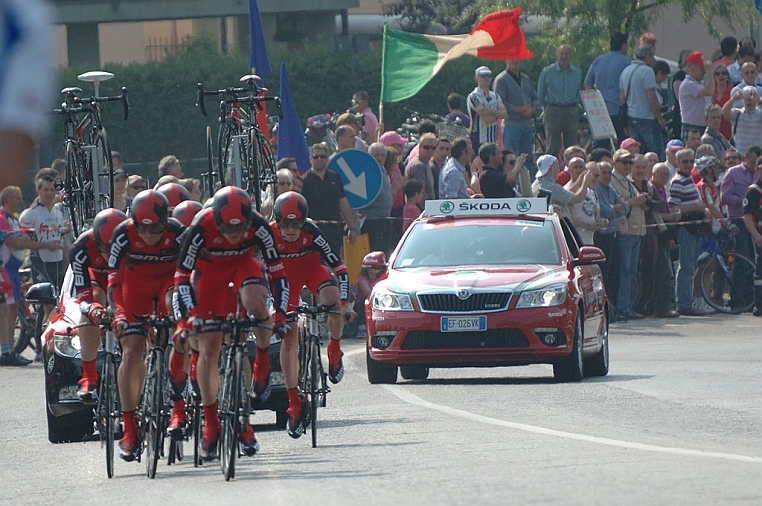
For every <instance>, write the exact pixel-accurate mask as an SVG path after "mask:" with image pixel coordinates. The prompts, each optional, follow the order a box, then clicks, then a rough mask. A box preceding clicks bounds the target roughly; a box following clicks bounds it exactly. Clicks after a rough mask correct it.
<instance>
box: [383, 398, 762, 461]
mask: <svg viewBox="0 0 762 506" xmlns="http://www.w3.org/2000/svg"><path fill="white" fill-rule="evenodd" d="M381 386H382V387H383V388H385V389H386V390H388V391H389V392H390V393H392V394H394V395H395V396H397V397H398V398H399V399H401V400H403V401H404V402H407V403H409V404H416V405H418V406H421V407H424V408H428V409H433V410H435V411H439V412H441V413H445V414H447V415H452V416H458V417H460V418H465V419H467V420H473V421H475V422H480V423H486V424H489V425H497V426H499V427H507V428H509V429H514V430H520V431H524V432H530V433H532V434H541V435H543V436H554V437H560V438H564V439H573V440H576V441H585V442H588V443H597V444H602V445H606V446H615V447H619V448H629V449H633V450H641V451H646V452H654V453H668V454H671V455H682V456H688V457H702V458H711V459H724V460H732V461H736V462H748V463H752V464H762V457H749V456H748V455H737V454H734V453H717V452H706V451H701V450H690V449H688V448H674V447H670V446H656V445H648V444H642V443H634V442H631V441H621V440H618V439H609V438H605V437H597V436H588V435H586V434H575V433H573V432H566V431H562V430H554V429H547V428H545V427H537V426H535V425H527V424H523V423H515V422H507V421H505V420H498V419H496V418H490V417H488V416H482V415H477V414H474V413H469V412H468V411H463V410H460V409H455V408H451V407H449V406H443V405H441V404H434V403H433V402H429V401H426V400H424V399H421V398H420V397H418V396H417V395H415V394H411V393H410V392H407V391H405V389H404V388H403V387H402V386H394V385H381Z"/></svg>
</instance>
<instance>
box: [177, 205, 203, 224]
mask: <svg viewBox="0 0 762 506" xmlns="http://www.w3.org/2000/svg"><path fill="white" fill-rule="evenodd" d="M200 210H201V204H200V203H199V202H196V201H195V200H185V201H183V202H180V204H178V205H177V207H175V208H174V209H173V210H172V217H173V218H174V219H176V220H177V221H179V222H180V223H182V224H183V226H184V227H190V224H191V222H192V221H193V218H195V217H196V215H197V214H198V212H199V211H200Z"/></svg>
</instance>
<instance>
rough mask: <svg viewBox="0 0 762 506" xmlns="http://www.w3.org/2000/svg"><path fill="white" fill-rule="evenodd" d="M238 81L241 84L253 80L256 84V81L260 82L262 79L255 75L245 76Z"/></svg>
mask: <svg viewBox="0 0 762 506" xmlns="http://www.w3.org/2000/svg"><path fill="white" fill-rule="evenodd" d="M239 80H240V81H241V82H242V83H248V82H249V81H251V80H254V81H255V82H256V81H261V80H262V78H261V77H259V76H258V75H256V74H246V75H245V76H243V77H241V79H239Z"/></svg>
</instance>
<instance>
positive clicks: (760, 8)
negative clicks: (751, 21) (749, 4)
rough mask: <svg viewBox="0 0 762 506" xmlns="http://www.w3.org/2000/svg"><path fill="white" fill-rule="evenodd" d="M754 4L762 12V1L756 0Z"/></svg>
mask: <svg viewBox="0 0 762 506" xmlns="http://www.w3.org/2000/svg"><path fill="white" fill-rule="evenodd" d="M754 6H755V7H756V8H757V10H758V11H759V12H762V1H760V0H754Z"/></svg>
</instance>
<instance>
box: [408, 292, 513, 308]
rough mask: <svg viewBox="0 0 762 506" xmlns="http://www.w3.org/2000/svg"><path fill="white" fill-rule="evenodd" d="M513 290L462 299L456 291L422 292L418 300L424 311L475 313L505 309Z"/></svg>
mask: <svg viewBox="0 0 762 506" xmlns="http://www.w3.org/2000/svg"><path fill="white" fill-rule="evenodd" d="M511 295H512V292H498V293H494V292H493V293H474V294H471V296H470V297H468V298H466V299H461V298H460V297H458V296H457V295H456V294H454V293H421V294H418V301H419V302H420V304H421V311H423V312H446V313H473V312H477V311H478V312H487V311H504V310H505V309H506V308H508V302H510V300H511Z"/></svg>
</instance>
